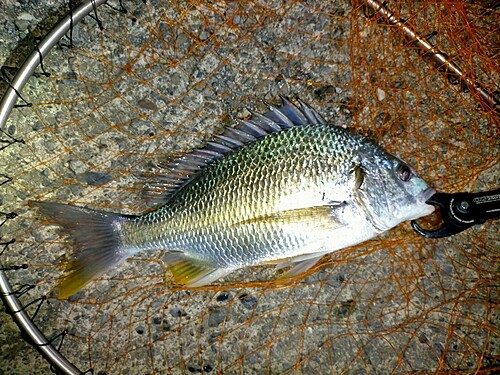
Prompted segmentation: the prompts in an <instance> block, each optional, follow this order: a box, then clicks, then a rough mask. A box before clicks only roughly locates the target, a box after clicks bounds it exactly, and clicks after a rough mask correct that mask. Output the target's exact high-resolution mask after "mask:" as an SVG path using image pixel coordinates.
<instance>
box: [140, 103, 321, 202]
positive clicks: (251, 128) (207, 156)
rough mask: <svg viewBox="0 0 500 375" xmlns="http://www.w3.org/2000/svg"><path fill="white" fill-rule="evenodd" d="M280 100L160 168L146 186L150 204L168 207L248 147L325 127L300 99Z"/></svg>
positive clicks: (237, 120)
mask: <svg viewBox="0 0 500 375" xmlns="http://www.w3.org/2000/svg"><path fill="white" fill-rule="evenodd" d="M280 99H281V104H280V106H279V107H274V106H272V105H270V104H267V103H266V106H267V108H268V110H267V112H265V113H263V114H260V113H256V112H251V114H252V116H251V117H250V118H249V119H248V120H240V119H236V122H237V125H236V126H235V127H234V128H226V129H225V130H224V132H223V133H222V134H220V135H215V136H214V137H213V138H212V139H211V140H210V141H209V142H207V143H206V144H205V145H204V146H203V147H202V148H198V149H195V150H193V151H191V152H188V153H186V154H184V155H182V156H180V157H178V158H175V159H173V160H171V161H169V162H168V163H165V164H159V165H157V166H156V168H155V170H154V171H153V172H151V173H150V174H149V175H148V176H147V177H146V178H147V179H148V181H147V182H146V183H145V184H144V187H143V194H144V198H145V199H146V200H147V201H148V203H149V204H164V203H166V202H168V201H169V200H170V198H171V197H172V195H173V194H174V193H175V192H176V191H177V190H179V189H180V188H182V187H183V186H185V185H186V184H187V183H189V182H190V181H191V180H192V179H193V178H194V177H195V176H197V175H198V174H199V173H200V172H201V171H203V170H204V169H205V168H206V167H207V166H208V165H210V164H212V163H213V162H215V161H216V160H219V159H221V158H222V157H224V156H225V155H227V154H229V153H232V152H234V151H236V150H238V149H240V148H242V147H243V146H245V145H246V144H249V143H252V142H255V141H257V140H259V139H261V138H263V137H265V136H267V135H269V134H272V133H276V132H279V131H281V130H284V129H289V128H291V127H294V126H303V125H308V124H325V120H324V119H323V117H321V115H320V114H319V113H318V112H316V111H315V110H314V109H313V108H311V107H310V106H308V105H307V104H305V103H304V102H302V101H301V100H300V99H297V104H298V105H295V104H293V103H292V102H290V101H289V100H288V99H286V98H284V97H281V96H280Z"/></svg>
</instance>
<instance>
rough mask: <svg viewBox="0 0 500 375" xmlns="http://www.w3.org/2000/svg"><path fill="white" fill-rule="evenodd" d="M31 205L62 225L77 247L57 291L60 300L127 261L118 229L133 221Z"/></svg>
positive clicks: (68, 207)
mask: <svg viewBox="0 0 500 375" xmlns="http://www.w3.org/2000/svg"><path fill="white" fill-rule="evenodd" d="M32 205H33V206H35V207H37V208H38V209H39V210H40V211H41V212H42V213H43V214H44V215H45V216H46V217H47V218H48V219H49V220H50V221H51V222H52V223H53V224H56V225H59V226H60V227H61V229H62V231H63V232H64V233H65V234H67V235H68V236H69V237H70V239H71V240H72V241H73V243H74V246H73V252H72V256H71V258H70V259H69V261H68V262H67V265H66V272H65V274H64V276H62V277H61V279H60V280H59V284H58V286H57V287H56V289H55V292H56V294H57V297H58V298H60V299H65V298H68V297H70V296H72V295H73V294H75V293H76V292H78V291H79V290H81V289H82V288H83V287H84V286H85V285H86V284H87V283H89V282H90V281H91V280H92V279H94V278H96V277H98V276H99V275H101V274H102V273H104V272H106V271H107V270H109V269H111V268H113V267H115V266H116V265H117V264H119V263H120V262H122V261H123V260H125V258H126V251H124V249H123V248H122V246H121V239H120V232H119V226H120V223H123V222H124V221H128V220H130V218H131V217H130V216H124V215H119V214H115V213H108V212H100V211H94V210H90V209H88V208H83V207H77V206H72V205H67V204H61V203H55V202H32Z"/></svg>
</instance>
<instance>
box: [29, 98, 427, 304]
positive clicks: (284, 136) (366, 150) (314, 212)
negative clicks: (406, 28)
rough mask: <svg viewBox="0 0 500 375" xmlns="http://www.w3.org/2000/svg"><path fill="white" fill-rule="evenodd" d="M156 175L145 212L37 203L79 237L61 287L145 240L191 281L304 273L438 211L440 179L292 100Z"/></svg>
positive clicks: (143, 246) (66, 289) (67, 288)
mask: <svg viewBox="0 0 500 375" xmlns="http://www.w3.org/2000/svg"><path fill="white" fill-rule="evenodd" d="M155 176H156V177H155V178H154V179H153V180H152V181H149V182H147V183H146V184H145V191H146V192H147V195H148V196H149V198H150V199H151V200H152V201H153V202H155V203H156V204H157V207H156V209H155V210H153V211H151V212H148V213H146V214H144V215H142V216H135V217H132V216H123V215H119V214H113V213H103V212H98V211H92V210H88V209H85V208H81V207H75V206H69V205H63V204H58V203H52V202H37V205H38V206H39V207H40V208H41V209H42V211H43V212H44V213H45V214H46V215H47V216H49V217H50V218H51V219H52V220H53V221H54V222H55V223H56V224H59V225H61V226H62V227H63V228H65V230H66V231H67V232H68V234H69V235H70V237H72V239H73V241H74V243H75V246H74V251H73V257H72V260H71V261H70V262H69V264H68V269H67V273H66V275H65V276H64V277H63V278H62V280H61V283H60V285H59V296H60V297H61V298H65V297H67V296H69V295H71V294H73V293H75V292H76V291H78V290H79V289H81V288H82V287H83V285H85V284H86V283H87V282H88V281H90V280H91V279H92V278H94V277H96V276H98V275H100V274H102V273H103V272H106V271H107V270H108V269H110V268H112V267H114V266H115V265H117V264H118V263H120V262H121V261H123V260H124V259H126V258H128V257H130V256H132V255H134V254H135V253H137V252H139V251H144V250H157V249H164V250H166V255H165V260H166V263H167V264H168V265H169V267H170V269H171V270H172V273H173V274H174V276H175V278H176V280H177V281H178V282H180V283H184V284H187V285H189V286H201V285H205V284H208V283H211V282H213V281H214V280H216V279H218V278H220V277H222V276H224V275H226V274H228V273H230V272H232V271H234V270H236V269H239V268H242V267H246V266H253V265H262V264H276V265H277V266H278V268H281V267H285V266H290V270H289V271H288V272H287V275H296V274H298V273H301V272H303V271H305V270H307V269H308V268H310V267H311V266H313V265H314V264H315V263H316V262H317V261H318V260H319V259H320V258H321V257H322V256H323V255H324V254H326V253H329V252H332V251H335V250H338V249H341V248H344V247H347V246H351V245H355V244H358V243H360V242H363V241H365V240H368V239H371V238H373V237H375V236H376V235H377V234H379V233H382V232H384V231H386V230H388V229H390V228H392V227H394V226H396V225H397V224H399V223H401V222H403V221H405V220H411V219H416V218H418V217H421V216H424V215H427V214H430V213H431V212H432V211H433V206H431V205H428V204H426V203H425V201H426V200H427V199H428V198H429V197H430V196H431V195H432V194H433V193H434V190H433V189H432V188H429V186H428V185H427V184H426V183H425V182H424V181H423V180H422V179H420V178H419V177H417V176H416V175H415V173H414V172H413V170H412V169H411V168H410V167H409V166H407V165H406V164H405V163H404V162H402V161H401V160H399V159H398V158H396V157H395V156H393V155H391V154H389V153H387V152H385V151H384V150H383V149H381V148H380V147H378V146H377V145H375V144H374V143H373V142H372V141H370V140H368V139H367V138H365V137H363V136H361V135H358V134H354V133H352V132H350V131H348V130H346V129H343V128H341V127H338V126H333V125H327V124H325V121H324V120H323V119H322V117H321V116H320V115H319V114H318V113H317V112H316V111H314V110H313V109H312V108H310V107H309V106H307V105H305V104H304V103H302V102H301V101H298V104H297V105H295V104H292V103H291V102H289V101H288V100H286V99H283V100H282V104H281V106H279V107H277V108H276V107H269V110H268V112H266V113H264V114H257V113H255V114H253V115H252V117H251V118H250V120H246V121H240V123H239V125H238V127H236V128H235V129H227V130H226V132H225V133H223V134H222V135H220V136H216V137H215V138H214V139H213V140H212V141H211V142H208V143H207V144H206V145H205V147H204V148H201V149H197V150H194V151H192V152H190V153H188V154H185V155H183V156H181V157H180V158H178V159H176V160H174V161H172V162H170V163H169V164H167V165H165V166H161V167H159V169H158V170H157V171H156V174H155ZM75 223H78V224H75Z"/></svg>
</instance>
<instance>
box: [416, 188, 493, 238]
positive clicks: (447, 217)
mask: <svg viewBox="0 0 500 375" xmlns="http://www.w3.org/2000/svg"><path fill="white" fill-rule="evenodd" d="M426 203H428V204H432V205H434V206H437V207H439V208H440V211H441V217H442V219H443V222H444V224H443V225H442V226H441V227H440V228H438V229H432V230H428V229H424V228H422V227H421V226H420V225H418V224H417V222H416V221H415V220H412V221H411V225H412V227H413V229H414V230H415V231H416V232H417V233H418V234H420V235H421V236H424V237H428V238H441V237H448V236H452V235H454V234H457V233H460V232H462V231H464V230H466V229H467V228H470V227H472V226H473V225H476V224H482V223H484V222H485V221H486V220H488V219H498V218H500V189H497V190H493V191H488V192H481V193H453V194H448V193H436V194H434V195H433V196H432V197H430V198H429V199H428V200H427V202H426Z"/></svg>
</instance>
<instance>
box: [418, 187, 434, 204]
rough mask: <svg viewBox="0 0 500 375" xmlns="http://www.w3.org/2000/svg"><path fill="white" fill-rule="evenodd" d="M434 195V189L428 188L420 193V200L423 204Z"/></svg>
mask: <svg viewBox="0 0 500 375" xmlns="http://www.w3.org/2000/svg"><path fill="white" fill-rule="evenodd" d="M434 194H436V189H434V188H431V187H428V188H427V189H425V190H424V191H423V192H422V193H421V198H422V200H423V201H424V202H427V201H428V200H429V198H430V197H432V196H433V195H434Z"/></svg>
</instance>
